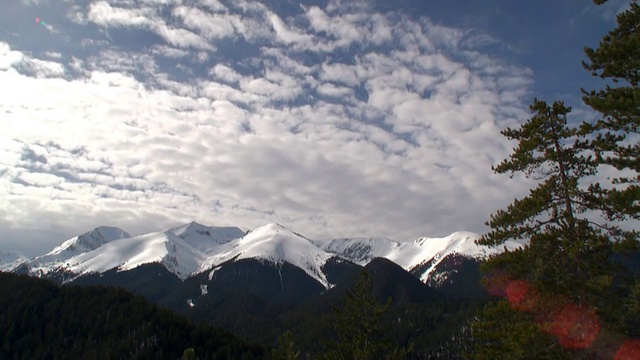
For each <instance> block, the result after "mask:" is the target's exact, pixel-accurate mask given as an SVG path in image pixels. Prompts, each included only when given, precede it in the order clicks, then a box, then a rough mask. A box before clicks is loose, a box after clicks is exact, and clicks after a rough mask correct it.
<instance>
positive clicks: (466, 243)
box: [320, 232, 521, 285]
mask: <svg viewBox="0 0 640 360" xmlns="http://www.w3.org/2000/svg"><path fill="white" fill-rule="evenodd" d="M478 238H479V236H478V235H476V234H474V233H470V232H455V233H453V234H451V235H449V236H446V237H443V238H427V237H422V238H419V239H417V240H415V241H413V242H405V243H400V242H396V241H393V240H390V239H386V238H351V239H336V240H331V241H329V242H327V243H324V244H320V246H321V247H322V248H323V249H325V250H326V251H328V252H330V253H334V254H336V255H338V256H340V257H343V258H346V259H348V260H351V261H353V262H355V263H357V264H360V265H365V264H368V263H369V262H370V261H371V260H372V259H373V258H376V257H383V258H386V259H389V260H391V261H393V262H394V263H396V264H398V265H400V266H401V267H402V268H404V269H405V270H407V271H409V272H411V273H412V274H414V275H415V276H416V277H418V278H419V279H420V280H421V281H423V282H425V283H429V284H430V285H432V284H433V282H432V280H433V279H434V278H435V277H439V280H440V282H442V283H444V282H446V280H447V274H446V273H443V272H438V271H437V270H438V269H441V270H442V269H444V267H443V266H441V263H442V261H443V260H444V259H448V258H451V256H453V255H456V256H458V257H463V258H468V259H484V258H486V257H487V256H489V255H492V254H495V253H500V252H503V248H491V247H488V246H482V245H476V244H475V240H477V239H478ZM520 246H521V244H519V243H517V242H513V241H509V242H507V243H506V244H505V245H504V247H506V248H507V249H508V250H513V249H516V248H518V247H520Z"/></svg>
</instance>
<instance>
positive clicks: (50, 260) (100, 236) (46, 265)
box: [22, 226, 131, 276]
mask: <svg viewBox="0 0 640 360" xmlns="http://www.w3.org/2000/svg"><path fill="white" fill-rule="evenodd" d="M129 237H131V235H130V234H129V233H127V232H126V231H124V230H122V229H120V228H117V227H112V226H100V227H97V228H95V229H93V230H91V231H89V232H88V233H85V234H82V235H80V236H76V237H74V238H71V239H69V240H67V241H65V242H63V243H62V244H60V245H59V246H56V247H55V248H54V249H53V250H51V251H50V252H48V253H46V254H44V255H40V256H37V257H35V258H33V259H31V260H29V261H27V262H25V263H24V264H23V266H22V267H23V269H22V272H25V273H28V274H30V275H35V276H41V275H43V274H46V273H49V272H51V270H53V269H55V268H57V267H59V266H61V265H63V264H64V263H65V262H66V261H67V260H69V259H71V258H73V257H74V256H78V255H81V254H84V253H86V252H88V251H92V250H95V249H97V248H99V247H101V246H102V245H105V244H107V243H109V242H111V241H114V240H119V239H125V238H129Z"/></svg>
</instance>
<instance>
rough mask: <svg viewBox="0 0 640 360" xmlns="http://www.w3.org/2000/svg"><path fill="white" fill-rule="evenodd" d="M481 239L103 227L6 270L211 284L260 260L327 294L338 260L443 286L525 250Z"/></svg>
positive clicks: (2, 266)
mask: <svg viewBox="0 0 640 360" xmlns="http://www.w3.org/2000/svg"><path fill="white" fill-rule="evenodd" d="M476 239H478V235H476V234H473V233H469V232H455V233H453V234H451V235H449V236H446V237H443V238H427V237H422V238H418V239H416V240H415V241H412V242H398V241H394V240H391V239H388V238H381V237H371V238H364V237H361V238H342V239H333V240H329V241H321V240H310V239H308V238H306V237H304V236H303V235H301V234H298V233H296V232H293V231H291V230H289V229H287V228H286V227H284V226H282V225H280V224H275V223H272V224H267V225H264V226H261V227H258V228H255V229H252V230H250V231H247V232H244V231H242V230H241V229H239V228H237V227H212V226H204V225H201V224H198V223H196V222H191V223H188V224H185V225H182V226H179V227H175V228H171V229H168V230H164V231H159V232H152V233H147V234H142V235H138V236H132V235H131V234H129V233H128V232H126V231H124V230H122V229H120V228H117V227H110V226H100V227H97V228H95V229H93V230H92V231H90V232H87V233H85V234H82V235H79V236H76V237H74V238H71V239H69V240H66V241H64V242H62V243H61V244H60V245H59V246H57V247H55V248H54V249H52V250H51V251H50V252H48V253H46V254H43V255H40V256H36V257H35V258H32V259H26V258H24V256H22V255H21V254H18V253H2V254H0V270H2V271H13V272H16V273H22V274H29V275H31V276H36V277H44V278H50V279H54V280H57V281H59V282H64V283H67V282H72V281H74V280H75V279H78V278H80V277H83V276H88V275H90V274H104V273H106V272H108V271H116V272H126V271H130V270H132V269H135V268H137V267H139V266H141V265H144V264H160V265H161V266H162V267H164V268H165V269H166V270H167V271H168V272H169V273H171V274H173V275H175V276H176V277H177V278H178V279H180V280H182V281H184V280H186V279H188V278H190V277H194V276H197V275H198V274H202V273H205V272H206V273H207V274H208V277H209V279H211V278H212V277H213V276H214V275H215V273H216V272H217V271H219V270H220V269H221V268H222V267H223V266H225V265H228V264H230V263H233V262H238V261H241V260H243V259H255V260H258V261H259V262H261V263H263V264H270V265H272V266H273V267H274V269H276V270H277V269H280V268H282V266H283V265H285V264H287V266H293V267H295V268H298V269H300V270H302V271H303V272H304V273H305V274H306V275H307V276H308V277H310V278H311V279H312V280H313V281H315V282H316V283H318V284H319V285H320V286H322V288H324V289H325V290H326V289H329V288H331V287H332V286H333V285H335V284H333V283H332V282H331V281H330V280H329V279H328V277H327V274H326V273H325V271H324V270H323V267H324V266H325V265H326V264H327V262H328V261H329V260H331V259H334V258H339V259H343V260H347V261H350V262H352V263H354V264H357V265H360V266H365V265H366V264H368V263H370V262H371V261H372V260H373V259H374V258H386V259H388V260H391V261H392V262H394V263H395V264H397V265H399V266H400V267H401V268H403V269H404V270H406V271H408V272H409V273H411V274H412V275H414V276H415V277H417V278H418V279H420V280H421V281H422V282H424V283H426V284H428V285H430V286H432V287H436V288H438V287H442V286H446V285H447V284H451V282H453V281H455V277H456V274H459V273H460V271H461V270H462V269H464V267H465V266H467V267H468V265H469V264H474V263H477V260H480V259H483V258H486V257H487V256H489V255H491V254H495V253H499V252H501V251H504V249H508V250H513V249H515V248H518V247H520V246H521V244H519V243H516V242H508V243H506V244H505V245H504V247H503V248H490V247H487V246H481V245H477V244H475V240H476Z"/></svg>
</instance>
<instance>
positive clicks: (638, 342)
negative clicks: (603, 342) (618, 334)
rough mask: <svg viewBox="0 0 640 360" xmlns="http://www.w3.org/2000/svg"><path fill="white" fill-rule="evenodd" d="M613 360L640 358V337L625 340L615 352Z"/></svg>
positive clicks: (635, 359) (634, 359)
mask: <svg viewBox="0 0 640 360" xmlns="http://www.w3.org/2000/svg"><path fill="white" fill-rule="evenodd" d="M613 359H614V360H637V359H640V339H633V340H627V341H625V342H624V343H622V345H620V348H619V349H618V351H617V352H616V355H615V356H614V358H613Z"/></svg>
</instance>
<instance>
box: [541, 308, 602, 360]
mask: <svg viewBox="0 0 640 360" xmlns="http://www.w3.org/2000/svg"><path fill="white" fill-rule="evenodd" d="M551 333H552V334H553V335H554V336H555V337H556V338H557V339H558V341H559V342H560V344H561V345H562V346H563V347H565V348H567V349H584V348H587V347H589V345H591V344H592V343H593V341H594V340H595V339H596V337H598V334H599V333H600V321H599V320H598V316H597V315H596V314H595V312H594V311H593V310H591V309H587V308H585V307H582V306H577V305H574V304H568V305H566V306H564V307H563V308H562V309H561V310H560V311H558V312H557V313H556V315H555V316H554V318H553V321H552V324H551Z"/></svg>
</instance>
